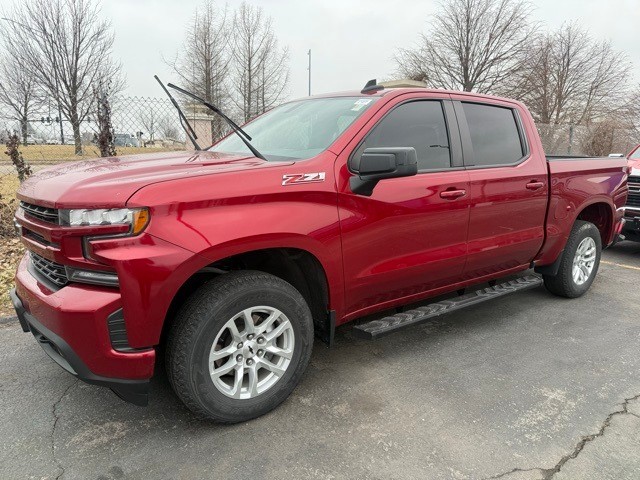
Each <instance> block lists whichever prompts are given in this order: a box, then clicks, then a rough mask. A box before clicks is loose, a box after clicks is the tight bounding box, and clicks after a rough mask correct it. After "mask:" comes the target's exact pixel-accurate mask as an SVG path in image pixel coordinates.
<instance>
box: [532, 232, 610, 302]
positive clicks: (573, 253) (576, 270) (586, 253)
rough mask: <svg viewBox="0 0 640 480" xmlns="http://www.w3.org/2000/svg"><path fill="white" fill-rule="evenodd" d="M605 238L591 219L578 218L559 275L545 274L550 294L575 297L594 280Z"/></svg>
mask: <svg viewBox="0 0 640 480" xmlns="http://www.w3.org/2000/svg"><path fill="white" fill-rule="evenodd" d="M601 252H602V241H601V239H600V231H599V230H598V228H597V227H596V226H595V225H594V224H593V223H590V222H585V221H582V220H577V221H576V223H575V224H574V226H573V228H572V230H571V234H570V235H569V240H568V241H567V245H566V247H565V249H564V252H563V254H562V260H561V262H560V268H559V269H558V274H557V275H556V276H549V275H544V276H543V278H544V285H545V287H547V290H549V291H550V292H551V293H554V294H556V295H559V296H562V297H567V298H576V297H579V296H581V295H583V294H584V293H585V292H586V291H587V290H589V287H590V286H591V284H592V283H593V280H594V279H595V277H596V274H597V273H598V267H599V265H600V254H601Z"/></svg>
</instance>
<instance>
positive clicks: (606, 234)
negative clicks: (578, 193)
mask: <svg viewBox="0 0 640 480" xmlns="http://www.w3.org/2000/svg"><path fill="white" fill-rule="evenodd" d="M614 216H615V215H614V212H613V209H612V206H611V205H610V204H608V203H607V202H603V201H597V202H594V203H591V204H589V205H587V206H585V207H583V208H582V210H580V212H579V213H578V215H577V217H576V221H578V220H583V221H585V222H589V223H593V224H594V225H595V226H596V228H597V229H598V231H599V232H600V239H601V240H602V247H603V248H604V247H606V246H607V245H608V243H609V240H610V239H611V236H612V233H613V219H614ZM574 224H575V222H574Z"/></svg>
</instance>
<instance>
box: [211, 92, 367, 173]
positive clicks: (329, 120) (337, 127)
mask: <svg viewBox="0 0 640 480" xmlns="http://www.w3.org/2000/svg"><path fill="white" fill-rule="evenodd" d="M375 100H376V98H371V97H332V98H311V99H306V100H298V101H295V102H291V103H286V104H284V105H281V106H279V107H276V108H274V109H273V110H271V111H270V112H267V113H265V114H264V115H262V116H261V117H259V118H257V119H256V120H254V121H253V122H251V123H249V124H247V125H246V126H244V127H243V129H244V131H245V132H247V134H249V135H250V136H251V137H252V140H251V144H252V145H253V146H254V147H255V148H256V150H258V151H259V152H260V153H261V154H262V155H264V156H265V158H266V159H267V160H273V161H277V160H305V159H307V158H311V157H314V156H315V155H317V154H319V153H320V152H322V151H323V150H325V149H326V148H327V147H328V146H329V145H331V144H332V143H333V141H334V140H335V139H336V138H338V136H339V135H340V134H341V133H342V132H344V131H345V129H346V128H347V127H348V126H349V125H351V124H352V123H353V121H354V120H355V119H356V118H358V117H359V116H360V115H362V113H363V112H364V111H365V110H366V109H367V108H369V107H370V106H371V105H372V104H373V102H374V101H375ZM210 151H212V152H225V153H241V154H247V153H249V154H251V152H250V151H249V149H248V148H247V146H246V145H245V144H244V143H243V142H242V140H240V138H238V137H237V136H236V135H232V136H229V137H227V138H225V139H223V140H221V141H220V142H219V143H217V144H215V145H214V146H213V147H211V149H210Z"/></svg>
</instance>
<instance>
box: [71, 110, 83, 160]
mask: <svg viewBox="0 0 640 480" xmlns="http://www.w3.org/2000/svg"><path fill="white" fill-rule="evenodd" d="M70 117H71V118H70V119H69V120H71V127H72V128H73V143H74V145H75V147H76V152H75V153H76V155H78V156H82V137H81V135H80V121H79V120H78V113H77V112H71V115H70Z"/></svg>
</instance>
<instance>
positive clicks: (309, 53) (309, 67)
mask: <svg viewBox="0 0 640 480" xmlns="http://www.w3.org/2000/svg"><path fill="white" fill-rule="evenodd" d="M307 55H309V66H308V67H307V70H309V96H311V49H309V52H308V53H307Z"/></svg>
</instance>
